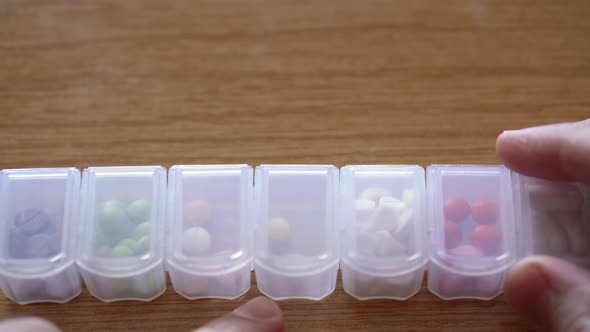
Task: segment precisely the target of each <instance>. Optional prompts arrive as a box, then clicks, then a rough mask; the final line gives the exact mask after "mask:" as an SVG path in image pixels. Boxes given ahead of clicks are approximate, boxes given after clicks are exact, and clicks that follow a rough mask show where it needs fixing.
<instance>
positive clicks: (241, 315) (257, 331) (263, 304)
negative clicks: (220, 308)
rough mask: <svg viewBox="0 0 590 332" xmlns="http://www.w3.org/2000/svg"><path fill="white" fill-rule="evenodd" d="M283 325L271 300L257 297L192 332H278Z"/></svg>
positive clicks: (279, 310) (281, 329) (281, 316)
mask: <svg viewBox="0 0 590 332" xmlns="http://www.w3.org/2000/svg"><path fill="white" fill-rule="evenodd" d="M283 325H284V322H283V314H282V313H281V309H280V308H279V306H278V305H277V304H276V303H275V302H273V301H272V300H270V299H268V298H266V297H263V296H259V297H256V298H253V299H252V300H250V301H248V302H246V303H245V304H243V305H241V306H240V307H238V308H237V309H236V310H234V311H232V312H230V313H229V314H227V315H224V316H222V317H220V318H218V319H216V320H214V321H211V322H209V323H207V324H206V325H204V326H202V327H200V328H199V329H197V330H195V331H194V332H216V331H241V332H280V331H283Z"/></svg>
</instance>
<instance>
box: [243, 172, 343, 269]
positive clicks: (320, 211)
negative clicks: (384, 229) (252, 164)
mask: <svg viewBox="0 0 590 332" xmlns="http://www.w3.org/2000/svg"><path fill="white" fill-rule="evenodd" d="M255 180H256V183H255V197H256V199H255V200H256V207H255V211H256V213H255V222H256V234H255V250H256V255H255V256H256V262H257V264H264V265H265V266H266V267H267V268H271V269H275V270H281V271H297V272H301V273H314V272H313V271H314V269H321V268H324V267H326V266H327V265H329V264H331V263H334V262H337V260H338V256H339V255H338V235H339V232H338V227H337V224H336V206H335V200H336V199H337V193H338V168H336V167H335V166H331V165H262V166H258V167H256V177H255Z"/></svg>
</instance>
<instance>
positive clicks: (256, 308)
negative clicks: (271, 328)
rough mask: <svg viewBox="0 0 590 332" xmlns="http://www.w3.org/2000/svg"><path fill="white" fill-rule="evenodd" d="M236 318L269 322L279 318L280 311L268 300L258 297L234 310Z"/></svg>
mask: <svg viewBox="0 0 590 332" xmlns="http://www.w3.org/2000/svg"><path fill="white" fill-rule="evenodd" d="M234 313H235V314H236V315H238V316H241V317H244V318H248V319H255V320H271V319H275V318H278V317H281V309H280V308H279V306H278V305H277V304H276V303H275V302H274V301H272V300H271V299H269V298H266V297H263V296H259V297H256V298H254V299H252V300H250V301H248V302H246V303H245V304H243V305H242V306H240V307H238V308H237V309H236V310H234Z"/></svg>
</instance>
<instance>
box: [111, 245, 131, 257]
mask: <svg viewBox="0 0 590 332" xmlns="http://www.w3.org/2000/svg"><path fill="white" fill-rule="evenodd" d="M133 255H134V253H133V251H132V250H131V249H130V248H129V247H126V246H122V245H117V246H116V247H114V248H113V250H112V251H111V256H113V257H129V256H133Z"/></svg>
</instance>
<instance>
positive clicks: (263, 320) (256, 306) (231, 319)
mask: <svg viewBox="0 0 590 332" xmlns="http://www.w3.org/2000/svg"><path fill="white" fill-rule="evenodd" d="M283 324H284V323H283V314H282V313H281V309H280V308H279V306H278V305H277V304H276V303H275V302H273V301H272V300H270V299H268V298H266V297H262V296H260V297H256V298H254V299H252V300H250V301H248V302H246V303H245V304H243V305H241V306H240V307H238V308H237V309H236V310H234V311H232V312H230V313H228V314H226V315H224V316H222V317H220V318H218V319H215V320H213V321H211V322H209V323H207V324H205V325H204V326H202V327H200V328H198V329H196V330H195V331H194V332H217V331H227V332H234V331H241V332H280V331H282V330H283ZM14 331H19V332H60V329H59V328H57V327H56V326H55V325H53V324H52V323H50V322H48V321H46V320H44V319H41V318H36V317H30V318H14V319H8V320H5V321H3V322H0V332H14Z"/></svg>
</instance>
